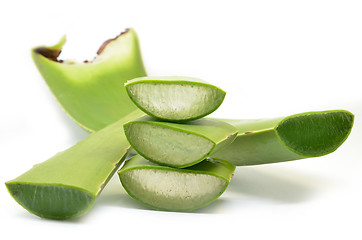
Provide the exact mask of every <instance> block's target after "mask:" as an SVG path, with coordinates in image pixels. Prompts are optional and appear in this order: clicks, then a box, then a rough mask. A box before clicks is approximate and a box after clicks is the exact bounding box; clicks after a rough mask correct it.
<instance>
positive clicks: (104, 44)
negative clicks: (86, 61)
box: [97, 28, 129, 55]
mask: <svg viewBox="0 0 362 240" xmlns="http://www.w3.org/2000/svg"><path fill="white" fill-rule="evenodd" d="M127 32H129V28H127V29H126V30H125V31H124V32H121V33H120V34H119V35H118V36H117V37H115V38H111V39H108V40H107V41H105V42H104V43H103V44H102V45H101V46H100V48H99V49H98V51H97V54H98V55H99V54H101V53H102V52H103V50H104V49H105V48H106V46H107V45H108V44H109V43H110V42H112V41H114V40H116V39H117V38H119V37H120V36H122V35H123V34H126V33H127Z"/></svg>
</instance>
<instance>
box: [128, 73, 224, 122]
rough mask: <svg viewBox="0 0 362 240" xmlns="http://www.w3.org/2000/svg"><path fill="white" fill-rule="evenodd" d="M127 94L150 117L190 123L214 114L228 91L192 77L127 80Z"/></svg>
mask: <svg viewBox="0 0 362 240" xmlns="http://www.w3.org/2000/svg"><path fill="white" fill-rule="evenodd" d="M125 87H126V90H127V93H128V95H129V97H130V98H131V99H132V101H133V102H134V103H135V104H136V105H137V106H138V107H139V108H140V109H141V110H142V111H144V112H145V113H147V114H148V115H150V116H152V117H154V118H157V119H160V120H164V121H169V122H186V121H190V120H196V119H199V118H202V117H204V116H206V115H208V114H210V113H212V112H214V111H215V110H216V109H217V108H218V107H219V106H220V105H221V103H222V102H223V100H224V97H225V92H224V91H223V90H221V89H220V88H218V87H215V86H213V85H211V84H208V83H206V82H204V81H202V80H200V79H196V78H191V77H180V76H169V77H152V76H149V77H140V78H135V79H132V80H130V81H127V82H126V84H125Z"/></svg>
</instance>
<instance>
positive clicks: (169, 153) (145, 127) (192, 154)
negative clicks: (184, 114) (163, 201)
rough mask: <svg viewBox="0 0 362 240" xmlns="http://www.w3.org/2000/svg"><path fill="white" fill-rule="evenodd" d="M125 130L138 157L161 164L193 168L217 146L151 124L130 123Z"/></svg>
mask: <svg viewBox="0 0 362 240" xmlns="http://www.w3.org/2000/svg"><path fill="white" fill-rule="evenodd" d="M124 129H125V134H126V136H127V138H128V140H129V142H130V144H131V145H132V147H133V148H134V149H135V150H136V151H137V152H138V153H139V154H141V155H142V156H144V157H145V158H147V159H148V160H150V161H153V162H156V163H158V164H161V165H167V166H172V167H179V168H181V167H187V166H191V165H193V164H196V163H198V162H200V161H202V160H203V159H204V158H205V156H206V155H207V154H208V153H209V152H210V151H211V150H212V149H213V148H214V146H215V143H213V142H211V141H210V140H209V139H207V138H205V137H202V136H199V135H196V134H192V133H188V132H184V131H180V130H177V129H174V128H170V127H166V126H162V125H157V124H153V123H152V122H151V123H147V122H137V121H136V122H130V123H128V124H125V125H124Z"/></svg>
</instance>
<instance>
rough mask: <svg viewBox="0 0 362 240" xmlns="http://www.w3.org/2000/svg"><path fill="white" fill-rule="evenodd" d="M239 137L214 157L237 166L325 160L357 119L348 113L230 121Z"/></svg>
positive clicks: (315, 113) (310, 113) (320, 113)
mask: <svg viewBox="0 0 362 240" xmlns="http://www.w3.org/2000/svg"><path fill="white" fill-rule="evenodd" d="M223 121H225V122H227V123H230V124H232V125H234V126H235V127H236V128H237V129H238V130H239V133H238V136H237V137H236V139H235V140H234V142H233V143H232V144H230V145H228V146H226V147H225V148H223V149H221V150H220V151H218V152H216V153H214V154H212V156H213V157H218V158H223V159H227V160H228V161H230V162H232V163H233V164H235V165H236V166H244V165H257V164H265V163H276V162H284V161H291V160H297V159H303V158H309V157H318V156H323V155H326V154H329V153H332V152H333V151H335V150H336V149H337V148H338V147H339V146H341V145H342V143H343V142H344V141H345V140H346V139H347V137H348V135H349V134H350V132H351V130H352V126H353V121H354V115H353V114H352V113H350V112H348V111H345V110H330V111H319V112H306V113H300V114H295V115H291V116H288V117H281V118H274V119H260V120H228V119H223Z"/></svg>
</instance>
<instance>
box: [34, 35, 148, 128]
mask: <svg viewBox="0 0 362 240" xmlns="http://www.w3.org/2000/svg"><path fill="white" fill-rule="evenodd" d="M64 43H65V38H62V39H61V40H60V42H59V43H58V44H56V45H54V46H51V47H45V46H41V47H36V48H34V49H33V50H32V57H33V60H34V63H35V64H36V66H37V68H38V70H39V72H40V73H41V75H42V76H43V78H44V80H45V81H46V83H47V85H48V86H49V88H50V90H51V91H52V92H53V94H54V96H55V97H56V99H57V100H58V102H59V103H60V104H61V106H62V107H63V108H64V110H65V111H66V112H67V113H68V114H69V115H70V117H71V118H73V120H75V121H76V122H77V123H78V124H79V125H81V126H82V127H84V128H86V129H87V130H89V131H97V130H99V129H102V128H103V127H105V126H107V125H108V124H110V123H113V122H115V121H117V120H119V119H121V118H122V117H124V116H125V113H130V112H133V111H138V109H137V107H136V106H134V104H129V103H131V100H130V99H129V97H128V95H127V93H126V90H125V88H124V87H123V85H124V83H125V82H126V81H127V80H130V79H133V78H136V77H142V76H145V75H146V71H145V69H144V66H143V61H142V57H141V52H140V48H139V43H138V37H137V35H136V32H135V31H134V30H132V29H128V30H126V31H125V32H123V33H121V34H120V35H119V36H118V37H116V38H114V39H110V40H108V41H106V42H104V43H103V45H102V46H101V47H100V48H99V50H98V52H97V54H98V55H97V56H96V57H95V58H94V60H93V61H85V62H74V61H67V60H65V61H62V60H59V59H58V56H59V54H60V52H61V51H62V47H63V45H64Z"/></svg>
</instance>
